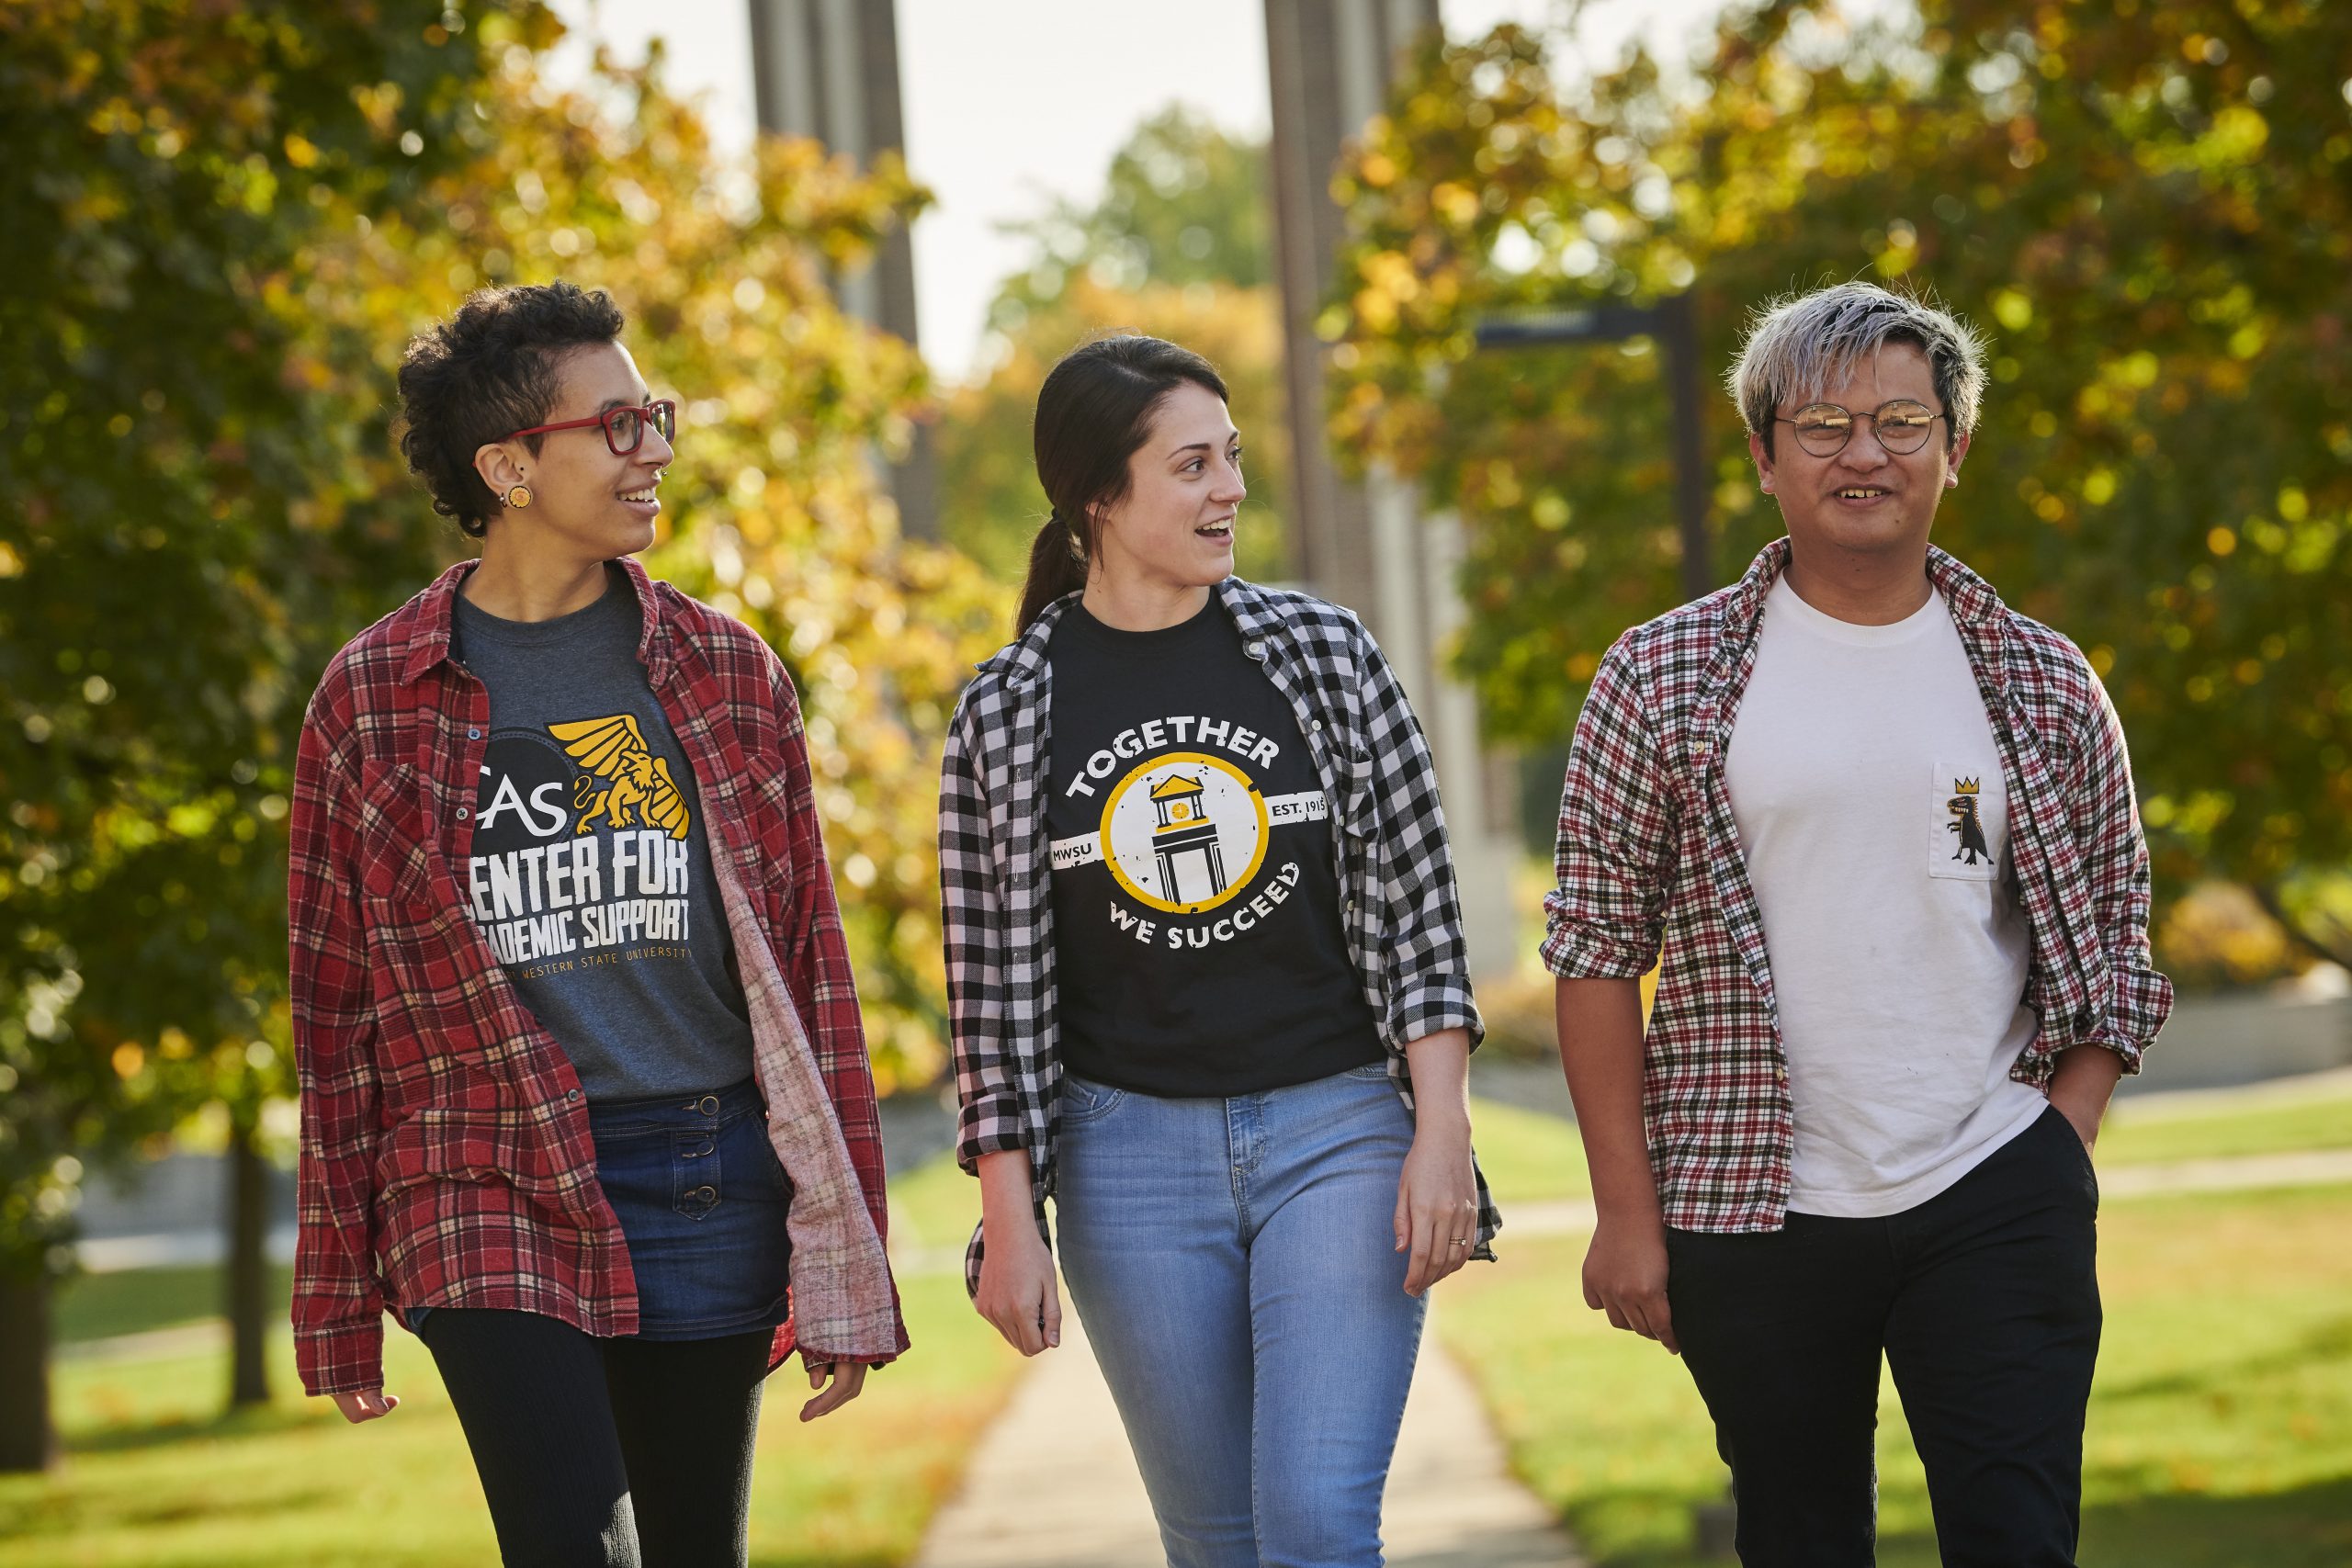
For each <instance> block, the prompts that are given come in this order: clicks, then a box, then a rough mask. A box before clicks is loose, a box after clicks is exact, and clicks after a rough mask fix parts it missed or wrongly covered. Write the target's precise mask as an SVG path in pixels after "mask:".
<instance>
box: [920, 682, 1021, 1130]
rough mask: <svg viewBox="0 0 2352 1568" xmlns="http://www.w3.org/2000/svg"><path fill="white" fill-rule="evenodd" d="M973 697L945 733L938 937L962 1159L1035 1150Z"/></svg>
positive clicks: (961, 706)
mask: <svg viewBox="0 0 2352 1568" xmlns="http://www.w3.org/2000/svg"><path fill="white" fill-rule="evenodd" d="M970 700H971V699H970V694H969V693H968V692H967V694H966V701H965V704H964V705H959V706H958V708H957V710H956V717H955V720H954V722H953V723H951V724H950V725H949V726H948V728H947V749H946V751H945V753H944V756H943V757H942V759H941V761H940V768H939V896H940V933H941V939H942V941H943V942H944V946H945V950H946V962H947V1025H948V1033H949V1036H950V1044H951V1046H952V1049H953V1054H954V1058H955V1067H956V1100H957V1103H958V1106H959V1107H960V1113H959V1121H958V1125H957V1133H956V1160H957V1162H958V1163H959V1164H961V1165H962V1166H963V1168H965V1169H966V1170H973V1171H976V1170H977V1169H978V1166H979V1161H980V1156H982V1155H986V1154H993V1153H996V1152H997V1151H999V1150H1001V1149H1017V1148H1025V1147H1027V1146H1028V1145H1029V1143H1030V1141H1031V1140H1030V1135H1029V1122H1028V1118H1027V1116H1026V1115H1024V1114H1023V1110H1022V1097H1021V1090H1020V1083H1019V1077H1020V1062H1019V1059H1018V1056H1017V1054H1016V1053H1015V1052H1014V1050H1013V1048H1012V1042H1011V1041H1010V1040H1009V1039H1008V1038H1007V1033H1006V1030H1007V1026H1008V1020H1007V1018H1006V1006H1007V1002H1008V999H1009V998H1008V996H1007V981H1006V976H1005V938H1006V932H1005V930H1004V897H1003V893H1002V891H1001V888H1000V887H999V886H998V873H997V863H996V853H995V845H994V840H993V838H992V836H991V834H990V833H989V800H988V790H987V787H986V785H985V784H984V783H983V782H982V780H981V778H980V771H979V765H978V757H977V750H978V749H977V747H976V745H975V742H974V739H973V736H972V734H971V730H972V728H973V716H972V714H971V712H970V708H969V703H970Z"/></svg>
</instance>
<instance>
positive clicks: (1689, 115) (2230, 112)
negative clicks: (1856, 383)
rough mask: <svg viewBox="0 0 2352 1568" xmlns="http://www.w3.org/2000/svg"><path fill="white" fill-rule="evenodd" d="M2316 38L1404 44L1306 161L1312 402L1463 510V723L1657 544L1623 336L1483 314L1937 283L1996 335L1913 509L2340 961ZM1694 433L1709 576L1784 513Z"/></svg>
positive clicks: (2350, 413) (1519, 715) (1623, 619)
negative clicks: (1489, 346) (1974, 391)
mask: <svg viewBox="0 0 2352 1568" xmlns="http://www.w3.org/2000/svg"><path fill="white" fill-rule="evenodd" d="M2347 76H2352V8H2347V7H2346V6H2340V5H2331V4H2326V3H2324V0H2179V3H2167V4H2163V5H2157V4H2154V3H2153V0H2114V3H2113V4H2112V5H2107V6H2082V5H2075V4H2067V3H2063V0H2038V3H2033V4H2028V5H2022V6H2020V5H2016V4H2001V3H1996V0H1921V4H1920V5H1919V6H1917V14H1916V16H1913V17H1904V18H1900V19H1894V20H1884V19H1883V20H1880V21H1877V22H1872V23H1869V24H1863V23H1859V22H1853V21H1849V20H1845V19H1841V18H1840V17H1839V16H1838V13H1837V12H1836V11H1835V10H1834V9H1833V8H1832V7H1831V6H1827V5H1822V4H1798V3H1789V0H1775V3H1772V4H1767V5H1764V6H1758V7H1756V8H1753V9H1747V8H1737V7H1735V8H1733V9H1732V10H1731V11H1729V12H1727V13H1726V14H1725V17H1724V19H1723V20H1722V22H1721V23H1720V25H1719V28H1718V30H1717V32H1716V34H1715V37H1714V40H1713V51H1712V54H1711V56H1709V57H1707V58H1703V59H1702V60H1700V61H1698V62H1695V64H1694V66H1693V67H1692V69H1691V71H1689V72H1688V73H1677V72H1673V71H1668V70H1667V69H1665V68H1663V67H1661V65H1660V64H1659V62H1656V61H1654V60H1652V59H1651V58H1649V57H1648V56H1646V55H1645V54H1642V53H1639V52H1636V53H1635V54H1634V55H1633V56H1632V57H1631V58H1630V59H1628V60H1627V61H1626V62H1624V63H1623V64H1622V65H1620V66H1618V67H1616V68H1613V69H1611V70H1607V71H1603V72H1600V73H1594V74H1591V75H1589V76H1583V77H1577V76H1575V75H1573V74H1571V73H1569V70H1568V62H1566V61H1564V60H1562V59H1560V58H1557V57H1556V56H1555V55H1554V54H1553V53H1552V52H1551V51H1549V50H1548V49H1547V46H1546V42H1545V40H1544V39H1543V38H1542V37H1539V36H1537V35H1534V34H1531V33H1528V32H1525V31H1522V30H1520V29H1518V28H1510V27H1505V28H1498V29H1497V30H1496V31H1495V32H1493V33H1491V34H1490V35H1488V36H1487V37H1485V38H1483V39H1476V40H1472V41H1469V42H1465V43H1460V44H1451V45H1446V44H1435V43H1433V44H1431V45H1430V47H1428V48H1427V49H1426V50H1425V51H1424V52H1423V53H1422V54H1421V55H1420V57H1419V62H1418V67H1417V69H1416V70H1415V71H1414V72H1413V73H1412V74H1411V75H1410V76H1409V78H1408V81H1407V82H1406V83H1405V85H1403V86H1402V87H1401V88H1400V89H1399V91H1398V93H1397V96H1396V97H1395V99H1394V101H1393V103H1392V105H1391V107H1390V112H1389V113H1387V114H1386V115H1385V117H1383V118H1380V119H1378V120H1377V121H1375V122H1374V125H1373V126H1372V127H1371V129H1370V130H1368V131H1367V133H1366V134H1365V135H1364V136H1363V139H1362V140H1361V142H1360V143H1359V145H1358V146H1357V148H1356V150H1355V151H1354V152H1353V154H1352V156H1351V159H1350V161H1349V162H1348V164H1347V165H1346V166H1345V167H1344V168H1343V169H1342V171H1341V172H1340V175H1339V176H1338V178H1337V182H1336V184H1335V186H1334V189H1335V192H1336V193H1337V195H1338V196H1339V197H1340V200H1341V201H1342V203H1343V204H1344V206H1345V207H1346V208H1347V210H1348V215H1349V228H1350V234H1351V242H1350V243H1349V246H1348V248H1347V250H1346V253H1345V257H1344V265H1343V267H1342V276H1341V278H1340V282H1339V286H1338V288H1337V289H1336V291H1335V293H1334V295H1333V297H1332V299H1331V302H1330V304H1329V308H1328V309H1327V310H1326V311H1325V312H1324V315H1323V317H1322V320H1321V323H1320V325H1321V328H1322V332H1323V335H1324V336H1325V338H1326V339H1327V340H1328V341H1329V344H1330V348H1329V354H1330V360H1331V365H1332V367H1333V369H1334V372H1335V375H1334V378H1333V383H1334V385H1333V394H1332V404H1331V411H1330V412H1331V425H1332V429H1333V432H1334V434H1335V437H1336V439H1337V441H1338V442H1339V444H1340V446H1342V447H1343V448H1344V449H1345V450H1346V451H1348V452H1349V453H1351V455H1353V456H1354V457H1356V458H1357V459H1358V460H1371V459H1380V460H1384V461H1385V462H1388V463H1390V464H1393V465H1395V466H1396V467H1397V468H1399V469H1401V470H1403V471H1406V472H1408V473H1411V474H1414V475H1417V476H1419V479H1421V481H1422V482H1423V483H1424V484H1425V485H1426V486H1428V487H1429V488H1430V490H1431V491H1433V492H1434V493H1436V494H1438V495H1440V496H1442V497H1444V498H1445V499H1447V500H1448V501H1449V502H1455V503H1458V505H1459V507H1460V509H1461V513H1462V515H1463V517H1464V521H1465V523H1466V524H1467V525H1468V530H1469V536H1470V555H1469V561H1468V564H1467V566H1466V568H1465V573H1464V592H1465V593H1466V595H1467V598H1468V601H1469V604H1471V606H1472V608H1473V611H1474V614H1473V615H1472V616H1471V617H1470V620H1469V623H1468V626H1467V628H1466V630H1465V632H1464V636H1463V637H1462V639H1461V642H1460V644H1459V646H1458V648H1457V649H1455V657H1456V660H1457V662H1458V664H1459V666H1460V667H1461V668H1462V669H1463V670H1464V672H1465V673H1466V674H1467V675H1469V676H1470V677H1471V678H1472V679H1474V680H1475V681H1476V684H1477V688H1478V691H1479V694H1480V696H1481V699H1482V702H1483V706H1484V711H1485V713H1486V716H1487V722H1488V724H1489V726H1490V727H1491V728H1492V729H1493V731H1494V733H1495V734H1496V736H1497V738H1498V739H1508V740H1514V741H1519V742H1524V743H1529V744H1532V745H1535V746H1543V745H1547V744H1556V743H1557V742H1558V741H1559V740H1560V739H1562V738H1564V737H1565V736H1566V733H1567V731H1568V729H1569V728H1570V727H1571V725H1572V724H1573V722H1574V718H1575V715H1576V712H1577V706H1578V705H1579V703H1580V702H1581V700H1582V695H1583V692H1584V689H1585V685H1586V682H1588V681H1589V677H1590V676H1591V674H1592V671H1593V669H1594V667H1595V665H1596V663H1597V661H1598V660H1599V658H1600V654H1601V652H1602V651H1603V650H1604V649H1606V648H1607V647H1608V645H1609V643H1610V641H1611V638H1612V637H1615V636H1616V634H1617V633H1618V632H1619V631H1620V630H1621V629H1623V627H1625V626H1628V625H1631V624H1633V623H1634V622H1637V621H1640V620H1643V619H1645V618H1647V617H1648V616H1650V615H1657V614H1658V613H1660V612H1662V611H1664V610H1665V609H1667V608H1669V607H1670V606H1671V605H1672V604H1675V603H1676V602H1677V600H1678V598H1679V593H1678V592H1677V588H1676V571H1677V568H1678V565H1679V546H1678V542H1677V538H1676V533H1675V528H1674V521H1673V496H1672V486H1673V482H1674V477H1673V474H1672V473H1671V471H1670V470H1669V468H1668V452H1669V450H1670V446H1669V442H1668V434H1669V433H1668V429H1667V427H1666V421H1667V420H1668V417H1669V412H1668V397H1667V393H1666V389H1665V387H1664V386H1663V384H1662V382H1661V378H1660V374H1659V364H1658V355H1657V353H1656V352H1655V351H1654V350H1653V348H1652V345H1650V344H1647V343H1643V342H1635V343H1633V344H1626V345H1624V346H1623V347H1622V348H1621V347H1596V348H1582V349H1554V350H1542V351H1509V352H1498V351H1488V352H1480V351H1479V350H1478V349H1477V348H1476V344H1475V342H1474V333H1475V330H1476V325H1477V323H1478V322H1479V321H1481V320H1483V319H1487V318H1490V317H1495V316H1501V315H1508V314H1510V313H1512V312H1516V311H1525V310H1555V309H1563V308H1568V309H1573V308H1577V307H1581V306H1591V305H1599V304H1607V303H1618V302H1625V303H1646V302H1650V301H1654V300H1656V299H1659V298H1661V297H1664V296H1667V295H1669V294H1677V293H1682V292H1686V291H1687V292H1689V293H1690V294H1691V297H1692V299H1693V303H1694V305H1695V308H1696V311H1697V318H1698V322H1699V332H1700V337H1701V342H1702V351H1703V355H1704V360H1705V363H1706V364H1707V365H1708V366H1709V367H1710V368H1711V369H1713V368H1716V367H1724V366H1727V365H1728V364H1729V362H1730V359H1731V355H1732V352H1733V348H1734V345H1735V344H1736V339H1737V336H1738V334H1739V333H1740V331H1741V330H1742V328H1743V327H1744V325H1745V323H1746V321H1747V320H1748V317H1749V313H1750V312H1751V311H1752V310H1755V309H1756V308H1758V307H1759V306H1761V305H1763V304H1764V303H1766V302H1767V301H1769V300H1770V299H1773V298H1774V297H1775V296H1778V295H1781V294H1783V293H1785V292H1788V291H1790V290H1792V289H1802V288H1812V287H1815V286H1818V285H1819V284H1821V283H1823V282H1826V281H1830V280H1834V279H1839V278H1845V277H1850V276H1866V277H1871V278H1875V279H1882V280H1884V281H1886V282H1888V283H1889V284H1890V285H1893V286H1896V287H1906V288H1921V289H1929V290H1932V291H1934V292H1935V293H1936V294H1938V295H1939V296H1940V297H1941V298H1942V299H1945V300H1946V301H1947V302H1949V303H1950V304H1951V305H1952V306H1955V307H1957V308H1958V309H1959V310H1962V311H1963V312H1964V313H1966V314H1967V315H1969V316H1970V317H1972V318H1973V319H1974V320H1975V321H1977V322H1979V323H1980V324H1982V325H1983V326H1984V327H1985V328H1986V329H1987V330H1988V331H1989V332H1990V333H1992V335H1993V339H1994V346H1993V350H1992V383H1991V386H1990V388H1989V389H1988V391H1987V394H1986V397H1985V416H1984V423H1983V424H1982V426H1981V427H1980V429H1979V430H1978V432H1977V434H1976V440H1975V446H1974V447H1973V450H1972V452H1971V454H1970V456H1969V459H1968V462H1967V466H1966V468H1965V469H1964V471H1963V474H1962V485H1961V488H1960V490H1959V491H1956V492H1955V493H1954V494H1953V495H1952V496H1951V498H1950V499H1949V500H1947V501H1946V502H1945V503H1944V505H1943V508H1942V511H1941V513H1939V537H1941V538H1942V539H1943V540H1944V541H1945V542H1946V543H1947V544H1948V545H1949V546H1950V547H1952V548H1953V549H1954V550H1955V551H1956V552H1957V553H1958V554H1960V555H1961V556H1962V558H1965V559H1967V560H1968V561H1969V562H1970V563H1971V564H1972V565H1973V566H1974V567H1976V568H1977V569H1979V570H1982V571H1984V572H1985V574H1986V575H1987V576H1989V577H1990V578H1991V579H1992V581H1995V582H1996V583H1997V584H1999V585H2000V586H2001V587H2002V589H2003V591H2004V592H2006V593H2007V595H2008V596H2009V598H2010V600H2011V602H2012V603H2014V604H2016V605H2017V606H2018V608H2020V609H2022V610H2023V611H2025V612H2026V613H2027V614H2029V615H2035V616H2037V617H2040V618H2042V619H2045V620H2048V621H2050V622H2052V623H2053V624H2055V625H2057V626H2060V627H2062V628H2063V629H2064V630H2065V631H2066V632H2067V633H2068V634H2069V635H2071V636H2073V637H2075V638H2076V639H2077V640H2078V641H2079V642H2080V643H2081V644H2082V645H2083V646H2084V648H2085V649H2086V650H2087V652H2088V654H2089V656H2090V659H2091V660H2092V662H2093V664H2094V665H2095V666H2096V667H2097V668H2098V671H2099V672H2100V674H2101V675H2102V676H2103V677H2104V678H2105V679H2106V681H2107V682H2108V684H2109V689H2110V690H2111V691H2112V693H2113V694H2114V697H2115V700H2116V703H2117V705H2118V707H2119V708H2120V711H2121V713H2122V716H2123V718H2124V722H2125V724H2126V726H2127V727H2128V728H2129V729H2130V731H2131V738H2132V752H2133V759H2134V763H2135V769H2136V773H2137V779H2138V784H2139V788H2140V791H2141V795H2142V800H2143V812H2144V815H2145V818H2146V821H2147V824H2148V828H2149V829H2150V834H2151V839H2152V841H2153V843H2154V847H2155V850H2156V852H2157V855H2158V862H2159V866H2160V869H2161V870H2162V871H2163V872H2164V873H2165V874H2166V876H2167V877H2168V879H2170V880H2171V882H2172V885H2173V886H2176V887H2177V886H2180V884H2181V882H2182V881H2183V880H2184V879H2187V878H2188V877H2192V876H2198V875H2220V876H2225V877H2228V878H2230V879H2232V880H2234V881H2238V882H2241V883H2244V884H2245V886H2248V887H2249V888H2252V889H2254V890H2255V891H2256V894H2257V896H2258V897H2260V898H2261V899H2262V900H2263V902H2264V903H2265V904H2266V905H2267V907H2268V908H2271V909H2273V910H2274V911H2276V912H2277V914H2278V917H2279V918H2280V919H2282V920H2283V921H2284V922H2285V923H2286V924H2287V925H2288V926H2289V927H2290V930H2292V931H2294V932H2295V933H2296V935H2297V937H2298V938H2299V940H2301V942H2304V943H2305V944H2306V945H2307V946H2308V947H2309V948H2310V949H2311V950H2312V951H2313V952H2316V953H2325V954H2327V955H2329V956H2333V957H2335V958H2337V959H2339V960H2346V961H2352V919H2347V918H2346V917H2347V914H2352V911H2347V910H2346V909H2345V908H2343V907H2342V904H2343V898H2344V895H2343V892H2342V889H2343V888H2344V886H2345V885H2346V884H2345V880H2344V878H2343V877H2342V876H2341V873H2342V872H2343V871H2344V869H2345V868H2346V865H2347V863H2352V538H2347V536H2346V530H2347V525H2352V355H2347V353H2346V347H2347V343H2346V338H2347V329H2352V81H2347ZM1703 436H1704V441H1703V446H1704V449H1705V451H1706V452H1707V453H1708V454H1709V458H1710V464H1711V477H1712V479H1713V495H1714V506H1713V517H1714V522H1715V525H1716V532H1717V542H1716V545H1715V558H1714V559H1713V561H1712V562H1711V563H1710V566H1711V570H1712V572H1713V576H1714V577H1715V578H1716V579H1717V580H1725V579H1727V578H1728V577H1730V576H1731V575H1733V574H1735V573H1736V571H1737V570H1738V569H1739V567H1740V566H1741V564H1742V563H1744V562H1745V561H1746V560H1747V558H1748V556H1749V554H1750V553H1751V552H1752V551H1753V550H1754V549H1755V548H1756V547H1758V546H1760V545H1761V544H1762V543H1763V542H1765V541H1766V540H1767V539H1769V538H1770V537H1772V536H1774V535H1775V534H1777V533H1778V532H1779V527H1778V519H1777V517H1776V515H1775V514H1774V513H1772V512H1771V510H1770V508H1769V507H1768V506H1764V505H1761V504H1759V497H1758V495H1757V493H1756V490H1755V485H1754V481H1753V475H1752V473H1751V472H1750V471H1749V466H1748V463H1747V454H1746V450H1745V443H1744V441H1743V440H1742V439H1741V432H1740V425H1739V420H1738V415H1737V412H1736V410H1735V409H1734V408H1733V406H1732V404H1731V402H1730V400H1728V399H1727V398H1713V399H1711V400H1710V402H1709V406H1708V408H1707V411H1706V419H1705V428H1704V431H1703ZM2331 901H2333V902H2331Z"/></svg>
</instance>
